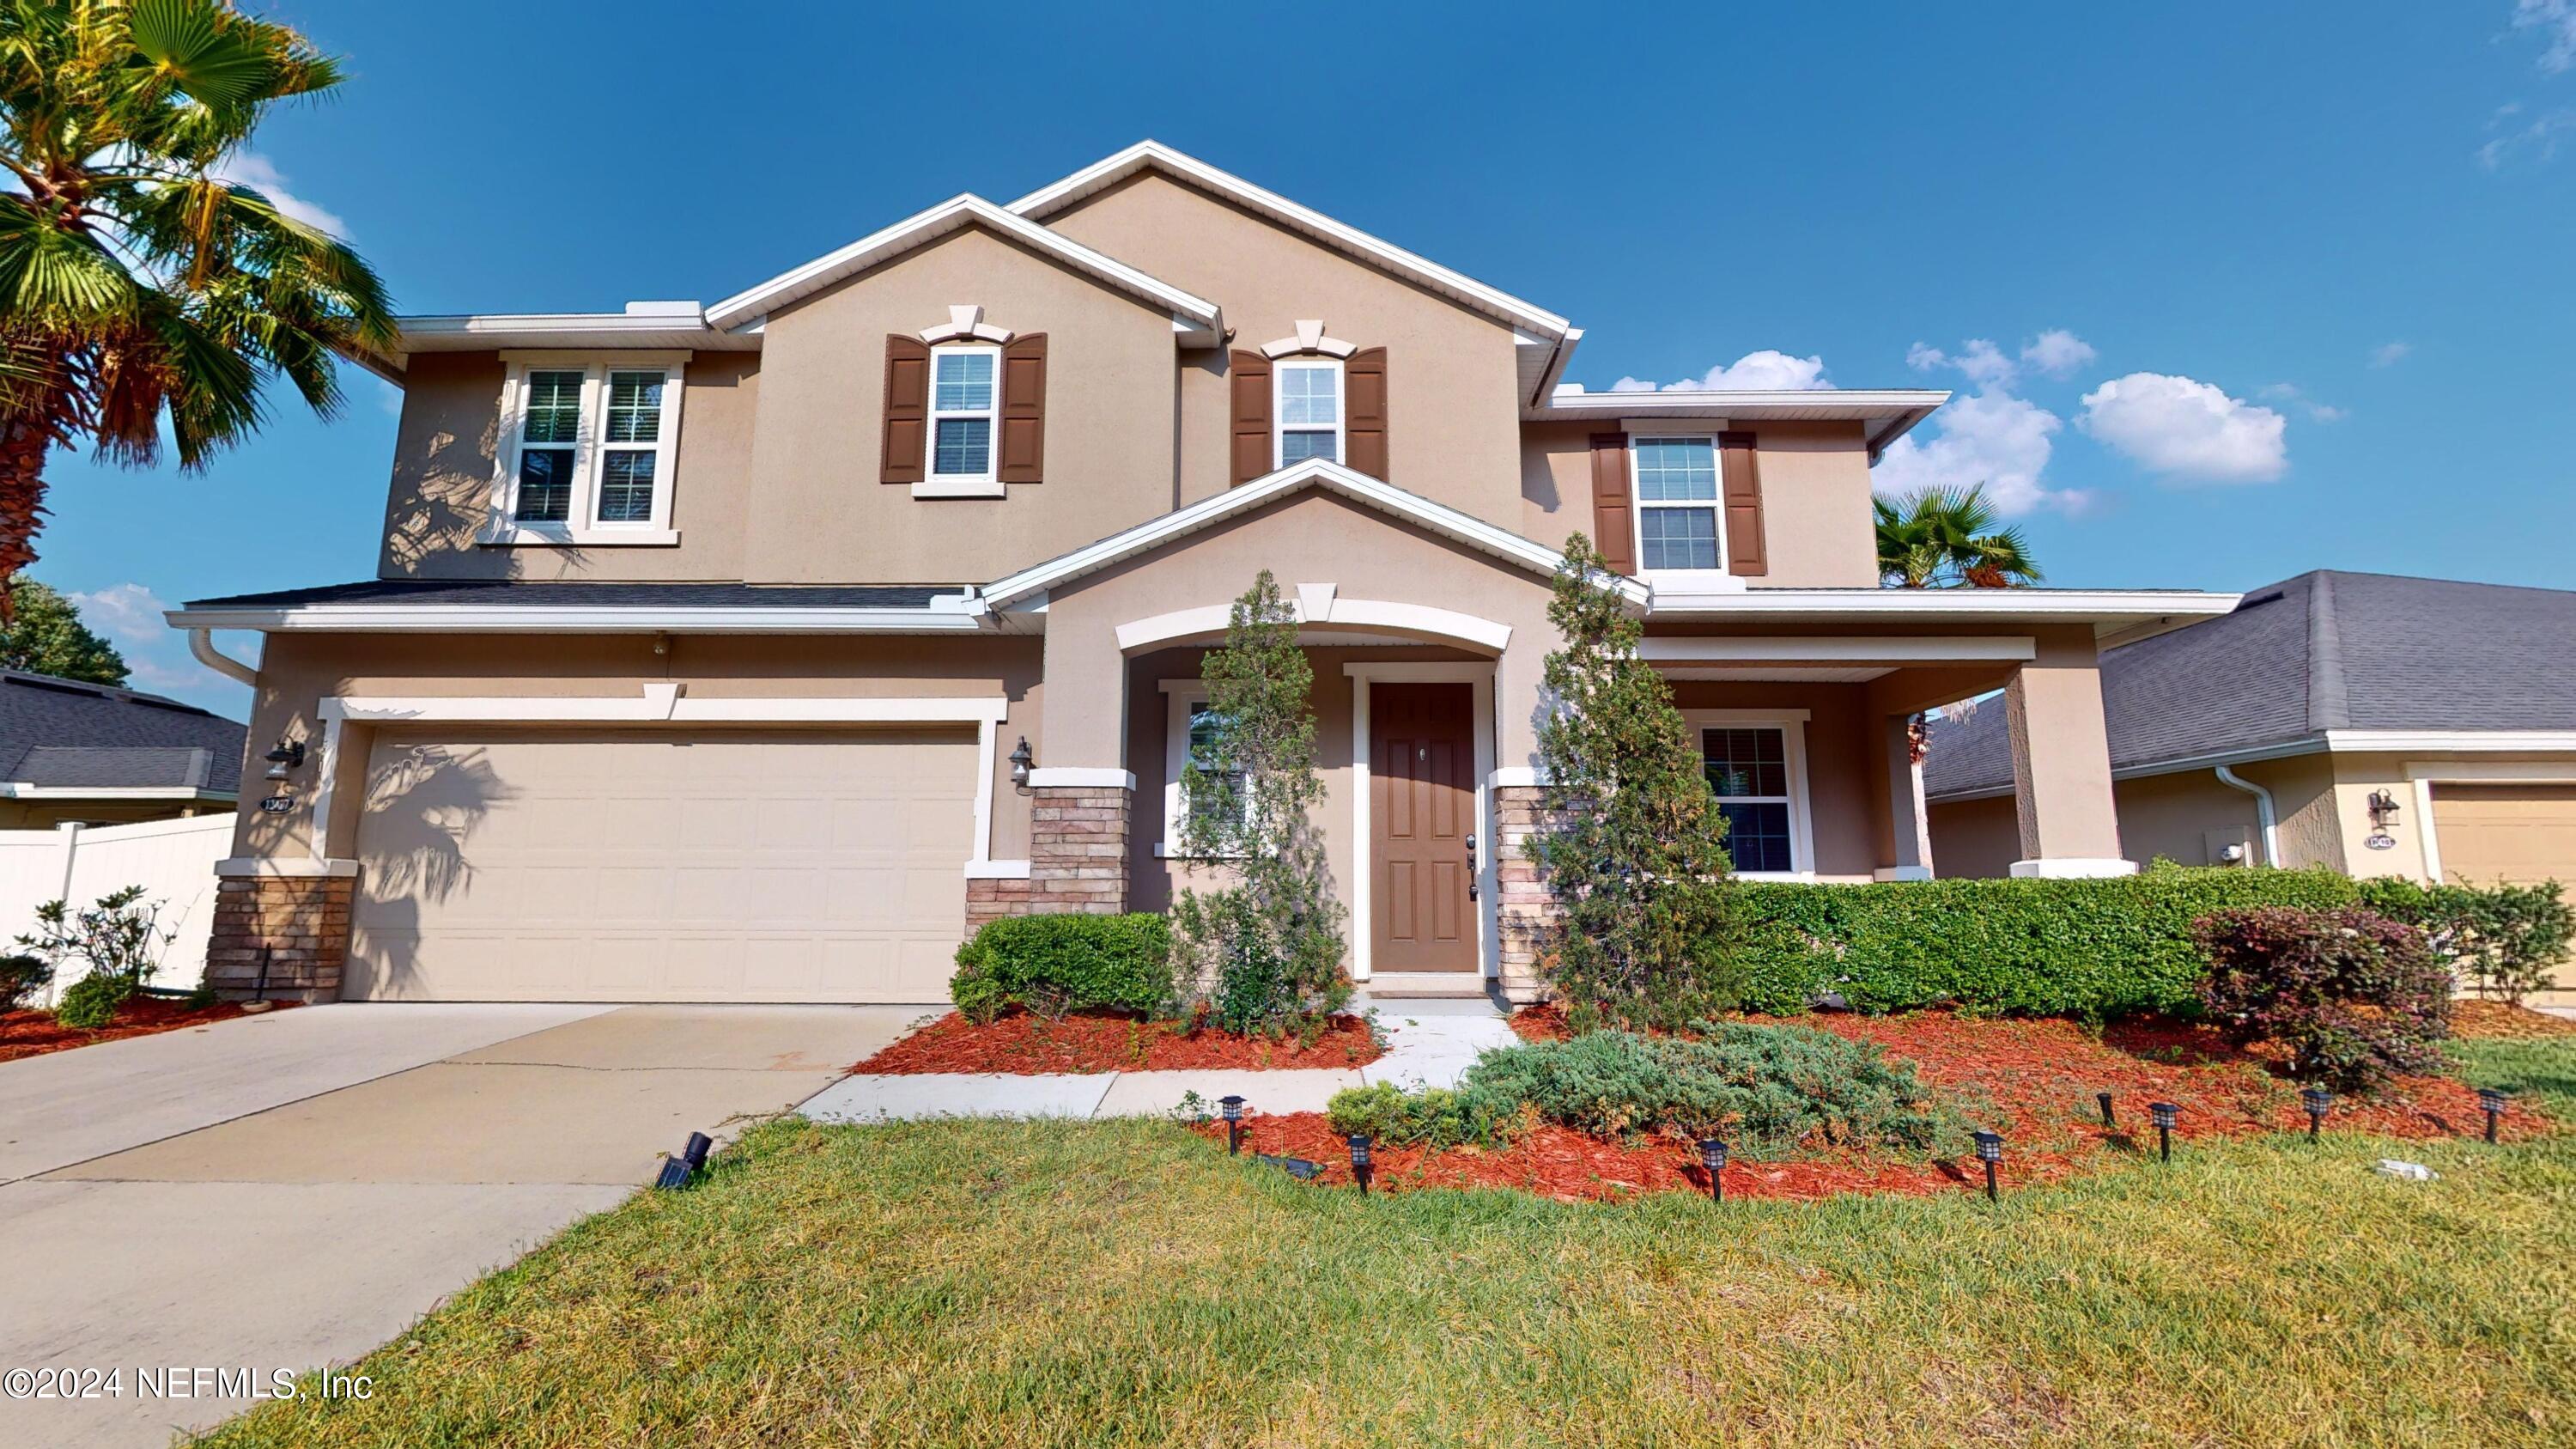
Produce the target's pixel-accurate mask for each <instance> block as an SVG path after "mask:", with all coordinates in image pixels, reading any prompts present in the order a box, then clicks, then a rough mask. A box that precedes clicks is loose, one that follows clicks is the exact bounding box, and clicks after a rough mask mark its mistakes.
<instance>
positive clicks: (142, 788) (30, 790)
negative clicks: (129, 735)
mask: <svg viewBox="0 0 2576 1449" xmlns="http://www.w3.org/2000/svg"><path fill="white" fill-rule="evenodd" d="M146 748H149V747H148V746H147V747H146ZM235 798H238V797H236V796H235V795H234V794H233V792H232V791H230V790H212V789H208V788H206V787H204V786H202V785H22V784H20V783H18V782H17V781H15V780H7V781H0V800H231V799H235Z"/></svg>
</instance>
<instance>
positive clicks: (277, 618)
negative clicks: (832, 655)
mask: <svg viewBox="0 0 2576 1449" xmlns="http://www.w3.org/2000/svg"><path fill="white" fill-rule="evenodd" d="M162 617H163V618H164V619H166V620H168V621H169V624H170V627H172V628H174V629H257V630H261V631H267V632H296V633H350V632H364V633H386V634H428V633H473V634H961V633H973V632H975V631H976V630H978V629H981V628H983V627H984V625H983V623H982V620H981V618H980V617H979V616H978V615H977V614H975V613H973V612H969V611H966V610H961V609H954V608H940V607H931V608H922V609H906V608H893V607H881V606H857V605H854V606H851V607H847V608H787V607H781V606H779V605H775V604H756V605H745V606H741V607H733V608H728V607H725V606H722V605H707V606H699V607H694V608H666V607H660V606H655V605H620V606H610V605H568V606H548V605H545V604H398V603H393V604H388V603H369V604H294V605H288V606H284V607H274V608H215V609H172V610H170V611H169V612H168V613H166V614H164V615H163V616H162Z"/></svg>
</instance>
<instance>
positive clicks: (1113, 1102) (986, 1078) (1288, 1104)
mask: <svg viewBox="0 0 2576 1449" xmlns="http://www.w3.org/2000/svg"><path fill="white" fill-rule="evenodd" d="M1377 1011H1378V1027H1379V1029H1380V1030H1382V1031H1384V1032H1385V1033H1386V1035H1387V1042H1388V1046H1387V1053H1386V1055H1385V1056H1382V1057H1380V1058H1378V1059H1377V1060H1376V1061H1374V1062H1371V1063H1369V1064H1368V1065H1367V1066H1365V1067H1355V1068H1351V1069H1349V1070H1345V1071H1328V1070H1327V1071H1318V1070H1308V1069H1296V1070H1283V1071H1250V1072H1247V1071H1198V1072H1089V1073H1069V1074H1060V1075H1043V1076H1000V1075H980V1074H968V1073H939V1072H930V1073H922V1074H919V1075H913V1076H869V1075H866V1074H858V1075H853V1076H849V1077H845V1078H843V1079H842V1080H840V1081H838V1082H835V1083H833V1084H832V1085H831V1086H828V1087H826V1088H824V1089H823V1090H822V1091H820V1092H818V1093H816V1094H815V1095H814V1096H813V1097H812V1098H811V1099H809V1100H808V1101H807V1102H806V1103H805V1104H804V1105H803V1106H802V1107H800V1108H798V1109H797V1110H799V1111H801V1112H802V1113H804V1114H805V1115H806V1116H808V1117H811V1118H813V1119H814V1120H815V1121H817V1122H883V1121H891V1120H907V1119H917V1118H924V1117H1146V1116H1154V1115H1157V1114H1160V1113H1163V1112H1168V1111H1170V1110H1172V1109H1173V1108H1175V1107H1178V1106H1179V1105H1181V1102H1182V1100H1183V1099H1184V1098H1185V1097H1187V1096H1188V1095H1190V1094H1191V1093H1196V1094H1198V1098H1199V1100H1200V1101H1202V1102H1208V1103H1213V1102H1215V1101H1216V1100H1217V1099H1218V1098H1220V1097H1224V1096H1228V1095H1240V1096H1242V1097H1243V1099H1244V1102H1245V1105H1246V1106H1247V1107H1248V1108H1249V1109H1250V1110H1252V1111H1254V1112H1273V1113H1276V1112H1320V1111H1323V1110H1324V1108H1325V1105H1326V1104H1327V1103H1329V1102H1331V1101H1332V1099H1333V1094H1334V1093H1335V1092H1338V1091H1341V1090H1342V1089H1343V1088H1345V1087H1357V1086H1361V1085H1363V1084H1366V1083H1371V1082H1394V1083H1396V1084H1398V1085H1400V1086H1408V1087H1419V1086H1429V1087H1451V1086H1456V1085H1457V1083H1458V1077H1459V1075H1460V1074H1461V1073H1463V1072H1464V1071H1466V1069H1467V1068H1468V1066H1470V1065H1471V1064H1473V1063H1474V1061H1475V1060H1476V1056H1477V1054H1478V1053H1480V1052H1483V1051H1485V1050H1487V1049H1488V1048H1491V1047H1498V1046H1509V1045H1511V1044H1512V1043H1513V1042H1514V1041H1516V1040H1518V1038H1516V1037H1514V1036H1513V1035H1512V1029H1511V1028H1510V1027H1509V1026H1507V1025H1505V1024H1504V1022H1503V1018H1502V1014H1501V1013H1500V1012H1498V1011H1497V1010H1495V1009H1494V1008H1493V1007H1492V1006H1491V1005H1490V1004H1488V1003H1486V1002H1483V1001H1391V1002H1385V1003H1381V1004H1379V1006H1378V1008H1377Z"/></svg>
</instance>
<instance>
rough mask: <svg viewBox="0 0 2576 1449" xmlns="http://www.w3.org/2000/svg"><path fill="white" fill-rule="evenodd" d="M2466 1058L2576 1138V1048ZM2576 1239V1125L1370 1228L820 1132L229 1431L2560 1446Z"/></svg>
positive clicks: (765, 1151)
mask: <svg viewBox="0 0 2576 1449" xmlns="http://www.w3.org/2000/svg"><path fill="white" fill-rule="evenodd" d="M2461 1056H2462V1059H2463V1062H2462V1070H2463V1072H2464V1073H2465V1074H2466V1075H2468V1076H2469V1077H2470V1079H2471V1080H2473V1081H2477V1082H2480V1083H2482V1084H2488V1083H2492V1084H2501V1085H2506V1086H2508V1087H2512V1088H2514V1089H2516V1090H2518V1091H2521V1092H2523V1093H2525V1094H2526V1095H2525V1098H2524V1100H2525V1101H2527V1102H2540V1101H2549V1102H2551V1103H2552V1104H2554V1106H2555V1107H2556V1109H2557V1110H2558V1111H2559V1112H2561V1113H2562V1114H2570V1115H2576V1043H2570V1042H2568V1041H2554V1042H2493V1043H2469V1044H2464V1047H2463V1049H2462V1052H2461ZM2382 1156H2404V1157H2407V1158H2409V1159H2412V1160H2416V1161H2423V1162H2427V1163H2429V1164H2431V1165H2432V1166H2433V1167H2434V1168H2435V1169H2436V1170H2438V1171H2439V1172H2440V1173H2441V1179H2440V1181H2438V1182H2434V1183H2409V1182H2400V1181H2396V1180H2393V1179H2390V1178H2387V1177H2383V1176H2379V1175H2377V1174H2376V1173H2374V1172H2373V1171H2372V1170H2371V1168H2372V1163H2373V1161H2374V1160H2375V1159H2377V1158H2379V1157H2382ZM2571 1224H2576V1135H2570V1136H2560V1137H2556V1138H2551V1139H2546V1140H2542V1141H2539V1142H2534V1143H2529V1144H2525V1145H2520V1146H2508V1147H2505V1148H2501V1149H2496V1148H2487V1147H2484V1146H2482V1145H2479V1144H2475V1143H2447V1142H2446V1143H2407V1144H2398V1143H2393V1142H2388V1141H2383V1140H2380V1139H2374V1138H2368V1137H2354V1136H2344V1135H2341V1134H2329V1135H2328V1137H2327V1139H2326V1140H2325V1141H2324V1142H2323V1143H2321V1144H2319V1145H2317V1146H2315V1147H2311V1146H2310V1145H2309V1144H2307V1143H2306V1142H2305V1141H2303V1140H2299V1139H2296V1138H2262V1139H2251V1140H2240V1141H2235V1142H2227V1143H2217V1144H2210V1145H2206V1146H2203V1145H2197V1144H2193V1143H2191V1142H2188V1141H2186V1142H2185V1143H2184V1144H2183V1145H2182V1147H2181V1150H2180V1156H2179V1158H2178V1160H2177V1161H2176V1162H2175V1163H2174V1164H2173V1165H2172V1166H2171V1167H2169V1168H2159V1167H2157V1166H2156V1165H2154V1164H2153V1163H2152V1162H2147V1161H2141V1162H2136V1163H2132V1164H2127V1165H2123V1166H2119V1167H2116V1168H2114V1169H2112V1170H2110V1171H2107V1172H2103V1173H2100V1174H2098V1175H2095V1176H2092V1177H2088V1178H2084V1179H2080V1180H2077V1181H2074V1182H2070V1183H2066V1184H2063V1185H2061V1186H2057V1187H2052V1188H2046V1189H2035V1190H2031V1191H2027V1192H2020V1193H2009V1194H2008V1195H2007V1196H2006V1198H2005V1200H2004V1202H2003V1204H2002V1205H2001V1206H2000V1207H1989V1206H1988V1205H1987V1204H1986V1203H1985V1202H1984V1201H1983V1200H1982V1199H1981V1198H1977V1197H1973V1196H1969V1195H1966V1194H1960V1195H1954V1196H1946V1197H1939V1198H1929V1199H1921V1198H1845V1199H1839V1200H1835V1201H1832V1202H1828V1203H1824V1204H1818V1205H1811V1206H1798V1205H1788V1204H1770V1203H1740V1204H1739V1203H1729V1204H1727V1205H1725V1206H1724V1207H1722V1208H1721V1207H1713V1206H1712V1205H1711V1204H1709V1203H1708V1202H1706V1201H1705V1200H1702V1199H1696V1198H1690V1197H1681V1196H1664V1197H1659V1198H1655V1199H1651V1200H1647V1201H1643V1202H1638V1203H1634V1204H1630V1205H1626V1206H1611V1207H1602V1206H1583V1205H1565V1204H1557V1203H1552V1202H1547V1201H1543V1200H1538V1199H1533V1198H1528V1197H1525V1196H1522V1195H1519V1194H1515V1193H1506V1192H1472V1193H1470V1192H1446V1191H1433V1192H1421V1193H1415V1194H1408V1195H1403V1196H1398V1197H1392V1198H1390V1197H1385V1196H1378V1197H1373V1198H1370V1199H1367V1200H1362V1199H1360V1198H1358V1197H1356V1196H1355V1195H1353V1194H1351V1193H1349V1192H1347V1191H1342V1192H1329V1193H1328V1192H1320V1191H1317V1190H1314V1189H1312V1188H1307V1187H1302V1186H1299V1185H1297V1184H1294V1183H1292V1182H1290V1181H1288V1180H1287V1179H1286V1178H1284V1177H1283V1176H1281V1175H1280V1174H1278V1173H1277V1172H1275V1171H1272V1170H1270V1169H1267V1168H1262V1167H1258V1166H1256V1165H1254V1164H1252V1163H1251V1162H1250V1161H1249V1160H1229V1159H1227V1158H1226V1157H1225V1156H1224V1155H1223V1151H1222V1149H1221V1148H1218V1147H1212V1146H1210V1145H1209V1144H1207V1143H1205V1142H1203V1141H1201V1140H1199V1139H1197V1138H1195V1137H1192V1136H1189V1135H1187V1134H1185V1133H1182V1132H1180V1131H1178V1130H1176V1129H1174V1128H1172V1127H1170V1126H1168V1125H1163V1124H1156V1123H1151V1122H1108V1123H997V1122H942V1123H919V1124H905V1125H892V1126H883V1127H869V1128H822V1127H815V1126H812V1125H809V1124H804V1123H801V1122H784V1123H777V1124H772V1125H769V1126H766V1127H763V1128H760V1129H758V1130H756V1131H754V1132H753V1133H751V1134H750V1135H749V1136H748V1137H746V1138H745V1140H744V1141H743V1143H742V1144H741V1145H740V1146H739V1147H738V1148H737V1149H736V1150H735V1151H733V1152H732V1153H729V1154H728V1155H726V1156H725V1157H724V1158H722V1159H720V1160H719V1162H718V1164H717V1166H716V1168H715V1170H714V1172H713V1174H712V1175H711V1176H710V1177H709V1179H707V1180H706V1181H705V1182H704V1183H702V1184H701V1185H699V1186H698V1187H696V1188H693V1189H691V1190H689V1191H687V1192H684V1193H679V1194H646V1195H643V1196H639V1197H638V1198H636V1199H635V1200H633V1201H631V1202H630V1203H628V1204H627V1205H625V1206H624V1207H621V1208H619V1209H617V1210H615V1211H613V1212H609V1213H605V1214H602V1215H601V1216H599V1217H596V1218H593V1219H590V1220H589V1221H587V1222H584V1223H582V1224H580V1225H578V1226H576V1227H574V1228H573V1229H571V1230H569V1231H568V1232H566V1233H565V1234H563V1235H562V1236H561V1237H559V1238H558V1239H556V1240H555V1241H554V1242H553V1243H552V1244H550V1245H548V1246H547V1247H545V1248H544V1249H541V1250H540V1251H538V1252H537V1253H535V1254H533V1255H531V1256H530V1257H529V1258H527V1259H526V1260H524V1261H523V1262H521V1263H520V1264H518V1265H517V1266H515V1267H513V1268H510V1269H507V1270H504V1271H502V1272H500V1273H497V1274H495V1275H493V1276H492V1277H490V1278H488V1279H486V1280H484V1281H483V1282H482V1283H480V1284H478V1285H477V1286H475V1287H474V1288H472V1289H470V1290H468V1291H467V1292H465V1293H464V1294H462V1295H460V1296H459V1297H458V1298H457V1299H456V1300H455V1301H453V1302H452V1303H450V1304H449V1305H448V1306H446V1307H445V1308H443V1309H441V1310H439V1311H438V1312H437V1313H435V1314H433V1315H431V1316H430V1317H429V1318H428V1319H426V1320H424V1321H423V1322H422V1323H421V1324H420V1325H418V1326H417V1327H416V1328H414V1329H413V1330H412V1331H410V1332H408V1333H406V1334H404V1335H403V1336H402V1337H401V1338H399V1339H397V1340H396V1341H395V1342H394V1343H392V1344H390V1345H388V1346H387V1347H386V1348H384V1349H383V1350H381V1351H379V1352H378V1353H376V1354H375V1355H374V1356H372V1357H371V1358H370V1359H369V1360H368V1361H367V1362H366V1363H365V1364H364V1365H363V1366H362V1367H361V1368H360V1370H359V1371H360V1372H365V1373H370V1374H372V1375H374V1376H375V1391H374V1396H373V1398H372V1399H370V1400H368V1401H365V1402H354V1401H339V1402H333V1403H320V1402H312V1401H298V1402H288V1403H283V1404H277V1405H272V1406H269V1407H266V1408H263V1409H261V1410H260V1411H258V1412H256V1413H254V1414H252V1415H250V1416H248V1417H246V1418H244V1419H241V1420H237V1421H235V1422H234V1423H232V1424H231V1425H229V1426H227V1427H225V1428H224V1429H222V1430H220V1431H218V1432H217V1433H216V1434H215V1435H214V1436H213V1437H212V1438H211V1440H210V1441H209V1442H211V1443H213V1444H216V1445H221V1446H225V1449H239V1446H249V1445H305V1444H329V1445H334V1446H342V1445H388V1446H393V1445H399V1446H404V1449H423V1446H443V1445H462V1444H498V1443H507V1444H509V1445H513V1446H572V1445H596V1444H612V1443H613V1444H644V1443H669V1444H688V1445H692V1446H696V1445H707V1446H733V1445H799V1444H815V1445H823V1444H832V1445H866V1444H886V1445H914V1444H935V1445H995V1446H1001V1445H1011V1446H1022V1445H1115V1444H1164V1443H1179V1444H1207V1445H1238V1444H1276V1445H1291V1444H1317V1445H1325V1444H1330V1445H1345V1444H1408V1445H1410V1444H1430V1445H1439V1444H1456V1443H1472V1444H1563V1445H1596V1444H1668V1443H1675V1442H1688V1441H1718V1440H1726V1441H1729V1442H1753V1443H1780V1444H1791V1443H1795V1444H1870V1445H1935V1444H1938V1445H1944V1446H1948V1445H1954V1444H1957V1443H1960V1442H1962V1441H1975V1440H1996V1441H2002V1442H2011V1443H2044V1444H2070V1445H2073V1444H2081V1445H2129V1444H2138V1445H2149V1444H2191V1445H2202V1444H2213V1443H2227V1444H2281V1445H2291V1444H2297V1445H2347V1444H2352V1445H2359V1444H2407V1445H2423V1444H2446V1443H2448V1444H2479V1445H2511V1444H2564V1443H2567V1442H2570V1440H2571V1438H2576V1317H2571V1313H2572V1312H2576V1310H2571V1307H2570V1305H2571V1304H2576V1256H2571V1254H2570V1252H2569V1242H2568V1230H2569V1227H2570V1225H2571Z"/></svg>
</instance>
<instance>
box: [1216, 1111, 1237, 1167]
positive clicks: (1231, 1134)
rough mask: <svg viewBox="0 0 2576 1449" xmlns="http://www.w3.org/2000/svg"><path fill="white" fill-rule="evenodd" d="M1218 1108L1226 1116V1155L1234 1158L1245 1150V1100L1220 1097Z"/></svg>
mask: <svg viewBox="0 0 2576 1449" xmlns="http://www.w3.org/2000/svg"><path fill="white" fill-rule="evenodd" d="M1216 1108H1217V1110H1218V1111H1220V1112H1223V1113H1224V1114H1225V1155H1226V1156H1228V1157H1232V1156H1234V1155H1235V1154H1237V1153H1239V1152H1241V1151H1242V1150H1243V1099H1242V1098H1241V1097H1236V1096H1226V1097H1219V1098H1217V1099H1216Z"/></svg>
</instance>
